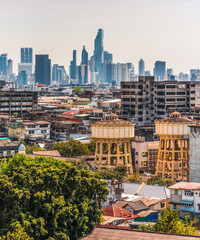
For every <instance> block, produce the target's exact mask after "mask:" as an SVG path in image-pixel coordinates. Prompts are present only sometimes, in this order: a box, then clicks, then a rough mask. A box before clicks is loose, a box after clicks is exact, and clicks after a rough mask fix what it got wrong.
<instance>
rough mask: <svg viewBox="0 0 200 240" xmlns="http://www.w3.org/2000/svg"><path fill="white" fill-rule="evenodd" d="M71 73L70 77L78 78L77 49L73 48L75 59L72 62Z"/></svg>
mask: <svg viewBox="0 0 200 240" xmlns="http://www.w3.org/2000/svg"><path fill="white" fill-rule="evenodd" d="M69 74H70V79H76V78H77V68H76V50H73V60H72V61H71V62H70V67H69Z"/></svg>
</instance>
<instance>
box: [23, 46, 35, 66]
mask: <svg viewBox="0 0 200 240" xmlns="http://www.w3.org/2000/svg"><path fill="white" fill-rule="evenodd" d="M32 62H33V49H32V48H21V63H32Z"/></svg>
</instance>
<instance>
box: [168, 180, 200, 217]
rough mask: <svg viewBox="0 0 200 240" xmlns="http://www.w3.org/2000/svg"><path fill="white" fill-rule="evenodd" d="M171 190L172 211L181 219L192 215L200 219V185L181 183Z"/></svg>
mask: <svg viewBox="0 0 200 240" xmlns="http://www.w3.org/2000/svg"><path fill="white" fill-rule="evenodd" d="M169 189H170V209H171V210H176V211H179V213H180V216H181V217H185V216H188V215H190V216H191V217H198V218H199V219H200V183H194V182H179V183H176V184H174V185H172V186H171V187H169Z"/></svg>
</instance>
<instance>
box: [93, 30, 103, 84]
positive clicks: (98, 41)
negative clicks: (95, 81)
mask: <svg viewBox="0 0 200 240" xmlns="http://www.w3.org/2000/svg"><path fill="white" fill-rule="evenodd" d="M94 60H95V72H98V73H99V79H100V81H101V82H102V81H103V80H104V79H103V75H104V74H103V72H104V71H103V61H104V59H103V29H99V30H98V33H97V36H96V38H95V41H94Z"/></svg>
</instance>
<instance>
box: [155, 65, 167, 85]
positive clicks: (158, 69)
mask: <svg viewBox="0 0 200 240" xmlns="http://www.w3.org/2000/svg"><path fill="white" fill-rule="evenodd" d="M165 73H166V62H162V61H156V62H155V67H154V76H155V77H156V78H157V79H158V80H163V79H165Z"/></svg>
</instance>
